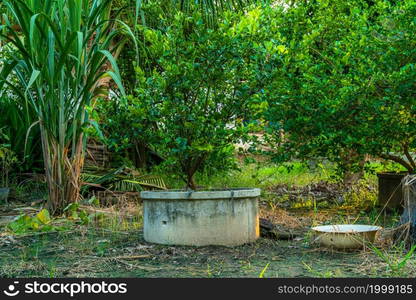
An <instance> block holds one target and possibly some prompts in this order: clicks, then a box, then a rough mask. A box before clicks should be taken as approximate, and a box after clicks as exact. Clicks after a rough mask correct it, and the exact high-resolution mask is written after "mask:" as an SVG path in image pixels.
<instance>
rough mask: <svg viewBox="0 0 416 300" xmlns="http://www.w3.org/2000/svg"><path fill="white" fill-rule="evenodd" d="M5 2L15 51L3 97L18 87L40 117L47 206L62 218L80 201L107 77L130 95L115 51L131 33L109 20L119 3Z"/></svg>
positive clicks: (6, 30) (5, 34)
mask: <svg viewBox="0 0 416 300" xmlns="http://www.w3.org/2000/svg"><path fill="white" fill-rule="evenodd" d="M2 2H3V5H4V7H5V10H6V13H5V14H3V16H2V19H3V22H2V25H1V28H0V34H1V39H2V47H13V48H14V49H15V52H14V55H12V57H11V58H8V59H7V61H3V64H2V66H3V67H2V69H1V73H0V92H1V91H4V90H6V89H12V90H13V91H14V93H16V94H17V95H18V98H19V100H20V101H19V104H18V105H20V106H22V107H26V106H30V107H32V108H33V110H34V111H35V113H36V117H37V121H36V122H35V123H33V124H32V126H31V127H35V126H39V128H40V136H41V144H42V152H43V160H44V167H45V174H46V180H47V183H48V187H49V198H48V199H49V200H48V207H49V209H50V210H51V212H53V213H60V212H62V210H63V208H64V207H65V206H66V205H67V204H68V203H71V202H76V201H77V200H78V198H79V191H80V175H81V170H82V167H83V160H84V151H85V150H84V149H85V143H86V134H85V129H86V128H88V127H90V126H95V123H94V122H93V121H91V120H90V118H89V111H90V107H92V106H93V102H94V100H95V99H96V98H97V96H99V95H102V94H103V87H104V86H103V82H107V80H105V78H110V77H111V78H112V79H113V80H114V82H115V83H116V85H117V87H118V88H119V90H120V91H121V92H122V93H123V88H122V86H121V78H120V75H119V70H118V67H117V64H116V61H115V59H114V57H113V55H112V53H113V50H114V49H116V48H117V46H118V45H119V44H120V39H116V37H117V36H118V35H119V33H120V31H124V32H126V31H127V32H128V31H129V29H128V28H127V26H124V23H122V22H120V21H118V20H117V21H116V20H110V19H109V16H110V11H111V3H112V0H45V1H35V0H3V1H2ZM115 24H118V25H117V26H115ZM12 77H13V78H16V77H17V78H18V84H16V83H15V81H14V80H10V78H12ZM19 87H23V89H22V88H19ZM29 130H30V129H29Z"/></svg>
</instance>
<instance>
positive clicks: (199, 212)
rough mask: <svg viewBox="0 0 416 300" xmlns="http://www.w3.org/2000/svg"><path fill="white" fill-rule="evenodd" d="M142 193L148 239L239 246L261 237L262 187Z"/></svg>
mask: <svg viewBox="0 0 416 300" xmlns="http://www.w3.org/2000/svg"><path fill="white" fill-rule="evenodd" d="M140 196H141V198H142V200H143V206H144V207H143V214H144V239H145V240H146V241H148V242H151V243H157V244H165V245H190V246H205V245H224V246H237V245H241V244H245V243H250V242H254V241H255V240H256V239H257V238H258V237H259V218H258V203H257V199H258V197H259V196H260V189H232V190H210V191H183V190H181V191H144V192H141V193H140Z"/></svg>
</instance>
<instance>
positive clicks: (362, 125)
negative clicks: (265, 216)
mask: <svg viewBox="0 0 416 300" xmlns="http://www.w3.org/2000/svg"><path fill="white" fill-rule="evenodd" d="M415 9H416V3H415V1H399V2H392V1H384V0H380V1H362V0H354V1H348V2H345V1H344V2H338V1H311V2H301V3H298V5H297V7H294V8H291V9H290V10H288V12H287V13H286V14H284V16H282V21H281V25H280V27H281V30H280V32H281V33H282V34H283V36H284V37H285V38H286V39H287V41H286V45H287V48H288V53H287V60H286V63H285V65H284V66H283V68H282V69H281V70H279V71H278V72H277V73H276V74H275V80H274V83H273V86H272V87H271V89H270V90H271V92H272V96H271V97H270V98H269V102H270V110H269V111H268V112H267V118H268V119H269V120H270V121H271V126H272V127H273V128H270V129H271V130H270V131H272V132H274V135H275V138H276V139H277V142H278V145H279V148H277V149H278V155H277V158H279V159H280V160H291V159H293V158H302V159H308V158H313V157H325V158H328V159H330V160H333V161H336V162H338V163H340V164H341V165H342V164H345V163H346V162H348V163H349V164H352V163H359V162H360V161H362V159H363V158H364V156H365V155H366V154H370V155H373V156H375V157H382V158H387V159H392V160H394V161H396V162H399V163H401V164H402V165H403V166H405V167H406V168H407V169H408V170H409V171H412V170H414V169H415V164H414V161H413V158H412V157H411V154H410V153H411V151H414V148H415V146H416V144H415V138H414V137H415V130H416V123H415V118H414V117H415V115H414V114H415V110H414V109H415V102H414V101H415V89H414V88H415V79H416V78H415V76H416V72H415V61H416V50H415V49H416V48H415V45H416V38H415V32H416V31H415V26H416V23H415V19H414V16H415V12H416V10H415ZM282 133H284V134H282ZM405 156H406V157H405ZM349 167H350V168H351V166H349Z"/></svg>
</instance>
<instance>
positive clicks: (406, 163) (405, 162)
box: [380, 154, 414, 172]
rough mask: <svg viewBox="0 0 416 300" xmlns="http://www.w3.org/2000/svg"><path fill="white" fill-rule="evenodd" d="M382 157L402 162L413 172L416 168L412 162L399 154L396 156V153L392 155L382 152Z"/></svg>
mask: <svg viewBox="0 0 416 300" xmlns="http://www.w3.org/2000/svg"><path fill="white" fill-rule="evenodd" d="M380 157H381V158H384V159H387V160H391V161H394V162H397V163H399V164H401V165H402V166H403V167H405V168H406V169H407V170H408V171H409V172H413V170H414V168H413V167H412V166H411V165H410V163H408V162H407V161H405V160H404V159H402V158H401V157H399V156H395V155H391V154H381V155H380Z"/></svg>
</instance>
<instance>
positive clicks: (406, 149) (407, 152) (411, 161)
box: [403, 144, 416, 169]
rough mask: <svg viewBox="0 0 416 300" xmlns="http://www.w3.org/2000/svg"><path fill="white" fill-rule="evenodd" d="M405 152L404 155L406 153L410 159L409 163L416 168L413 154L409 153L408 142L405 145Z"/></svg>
mask: <svg viewBox="0 0 416 300" xmlns="http://www.w3.org/2000/svg"><path fill="white" fill-rule="evenodd" d="M403 152H404V155H406V158H407V160H408V161H409V163H410V164H411V165H412V167H413V169H416V164H415V161H414V160H413V158H412V156H411V155H410V153H409V145H408V144H404V145H403Z"/></svg>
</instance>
